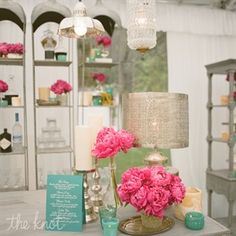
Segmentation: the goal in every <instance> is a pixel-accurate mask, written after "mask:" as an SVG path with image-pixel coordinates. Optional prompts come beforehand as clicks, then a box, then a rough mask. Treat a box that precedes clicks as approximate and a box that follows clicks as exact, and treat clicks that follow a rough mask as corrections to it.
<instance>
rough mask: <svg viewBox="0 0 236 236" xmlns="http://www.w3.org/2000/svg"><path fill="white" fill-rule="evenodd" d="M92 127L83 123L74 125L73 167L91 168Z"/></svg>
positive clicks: (79, 168)
mask: <svg viewBox="0 0 236 236" xmlns="http://www.w3.org/2000/svg"><path fill="white" fill-rule="evenodd" d="M91 132H92V128H91V127H89V126H85V125H80V126H76V127H75V169H76V170H79V171H82V170H92V169H93V160H92V155H91V149H92V142H91Z"/></svg>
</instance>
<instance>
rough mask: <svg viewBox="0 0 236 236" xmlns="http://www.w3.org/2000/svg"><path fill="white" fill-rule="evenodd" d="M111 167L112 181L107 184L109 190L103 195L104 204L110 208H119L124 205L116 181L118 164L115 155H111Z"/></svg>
mask: <svg viewBox="0 0 236 236" xmlns="http://www.w3.org/2000/svg"><path fill="white" fill-rule="evenodd" d="M109 159H110V163H109V169H110V182H109V184H108V186H107V190H106V192H105V194H104V197H103V204H104V206H107V207H108V208H118V207H120V206H122V201H121V199H120V197H119V194H118V192H117V182H116V164H115V160H114V157H110V158H109Z"/></svg>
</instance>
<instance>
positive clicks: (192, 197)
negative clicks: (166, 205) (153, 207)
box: [175, 187, 202, 220]
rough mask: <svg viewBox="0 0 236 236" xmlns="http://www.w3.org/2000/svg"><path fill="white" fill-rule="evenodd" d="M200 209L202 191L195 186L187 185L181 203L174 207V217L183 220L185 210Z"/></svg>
mask: <svg viewBox="0 0 236 236" xmlns="http://www.w3.org/2000/svg"><path fill="white" fill-rule="evenodd" d="M190 211H197V212H201V211H202V191H201V190H200V189H198V188H195V187H187V188H186V193H185V197H184V199H183V201H182V203H181V204H179V205H177V206H176V207H175V217H176V218H178V219H179V220H184V217H185V215H186V213H187V212H190Z"/></svg>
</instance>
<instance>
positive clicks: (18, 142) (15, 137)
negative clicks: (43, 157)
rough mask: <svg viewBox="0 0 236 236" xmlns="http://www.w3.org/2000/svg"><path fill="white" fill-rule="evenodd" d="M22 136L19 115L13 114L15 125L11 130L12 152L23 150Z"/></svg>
mask: <svg viewBox="0 0 236 236" xmlns="http://www.w3.org/2000/svg"><path fill="white" fill-rule="evenodd" d="M22 140H23V136H22V126H21V124H20V122H19V113H15V124H14V125H13V129H12V141H13V150H14V151H16V152H17V151H21V150H22V148H23V144H22Z"/></svg>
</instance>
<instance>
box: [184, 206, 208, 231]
mask: <svg viewBox="0 0 236 236" xmlns="http://www.w3.org/2000/svg"><path fill="white" fill-rule="evenodd" d="M184 222H185V226H186V227H187V228H188V229H192V230H201V229H203V227H204V225H205V220H204V215H203V214H202V213H200V212H195V211H191V212H188V213H187V214H186V215H185V221H184Z"/></svg>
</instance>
